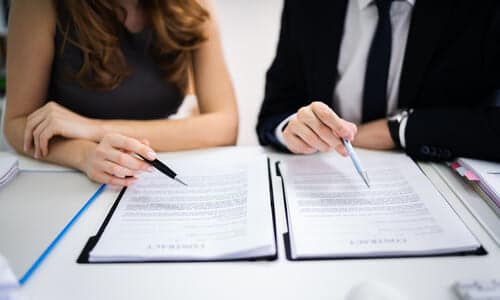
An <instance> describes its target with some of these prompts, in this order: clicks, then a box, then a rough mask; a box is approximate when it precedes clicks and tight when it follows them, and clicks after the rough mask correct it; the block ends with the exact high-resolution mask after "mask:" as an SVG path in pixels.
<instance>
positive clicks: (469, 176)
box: [464, 170, 480, 181]
mask: <svg viewBox="0 0 500 300" xmlns="http://www.w3.org/2000/svg"><path fill="white" fill-rule="evenodd" d="M464 175H465V177H467V179H469V180H470V181H479V180H480V179H479V177H477V175H476V174H474V172H472V171H469V170H467V171H465V173H464Z"/></svg>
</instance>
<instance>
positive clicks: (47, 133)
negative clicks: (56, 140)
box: [38, 122, 58, 156]
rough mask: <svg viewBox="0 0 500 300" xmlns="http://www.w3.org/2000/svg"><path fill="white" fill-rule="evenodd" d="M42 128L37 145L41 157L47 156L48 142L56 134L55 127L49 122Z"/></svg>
mask: <svg viewBox="0 0 500 300" xmlns="http://www.w3.org/2000/svg"><path fill="white" fill-rule="evenodd" d="M48 123H49V124H48V125H47V126H46V127H45V128H43V130H42V132H41V133H40V135H39V141H38V145H39V147H40V150H41V152H42V155H43V156H47V155H48V154H49V141H50V139H51V138H52V137H54V135H56V134H58V132H57V129H56V128H57V127H55V126H54V125H53V124H52V123H51V122H48Z"/></svg>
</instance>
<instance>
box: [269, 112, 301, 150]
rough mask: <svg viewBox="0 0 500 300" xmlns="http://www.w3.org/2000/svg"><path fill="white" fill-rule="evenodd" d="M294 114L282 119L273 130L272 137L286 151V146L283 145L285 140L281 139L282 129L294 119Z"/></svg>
mask: <svg viewBox="0 0 500 300" xmlns="http://www.w3.org/2000/svg"><path fill="white" fill-rule="evenodd" d="M295 115H296V114H292V115H290V116H289V117H288V118H286V119H284V120H283V121H281V123H279V124H278V126H276V129H274V136H275V137H276V139H277V140H278V142H280V144H281V145H282V146H284V147H286V148H287V149H288V146H287V145H286V143H285V139H284V138H283V128H285V126H286V125H287V124H288V122H289V121H290V119H291V118H293V117H295Z"/></svg>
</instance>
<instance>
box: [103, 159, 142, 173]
mask: <svg viewBox="0 0 500 300" xmlns="http://www.w3.org/2000/svg"><path fill="white" fill-rule="evenodd" d="M98 167H99V169H101V170H103V171H104V172H106V173H108V174H110V175H113V176H117V177H127V176H130V177H135V176H136V175H138V172H137V171H133V170H130V169H128V168H125V167H123V166H120V165H118V164H116V163H114V162H111V161H106V160H104V161H101V162H100V164H99V166H98Z"/></svg>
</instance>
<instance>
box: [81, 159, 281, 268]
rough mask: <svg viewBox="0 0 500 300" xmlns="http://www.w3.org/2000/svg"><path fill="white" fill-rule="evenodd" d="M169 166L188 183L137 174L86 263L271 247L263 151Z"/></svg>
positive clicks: (256, 253) (205, 256)
mask: <svg viewBox="0 0 500 300" xmlns="http://www.w3.org/2000/svg"><path fill="white" fill-rule="evenodd" d="M166 163H167V162H166ZM167 164H168V163H167ZM170 165H171V167H172V168H173V169H174V170H175V171H176V172H177V173H178V174H179V177H180V178H181V179H182V180H183V181H184V182H186V183H187V185H188V186H183V185H181V184H179V183H178V182H176V181H173V180H172V179H170V178H168V177H167V176H165V175H164V174H162V173H160V172H158V171H154V172H153V173H145V174H143V175H141V176H140V179H139V180H138V182H136V183H135V184H134V185H132V186H131V187H129V188H128V189H127V190H126V192H125V194H124V195H123V197H122V199H121V200H120V202H119V204H118V206H117V208H116V211H115V212H114V214H113V216H112V218H111V221H110V222H109V223H108V225H107V226H106V229H105V231H104V233H103V234H102V236H101V238H100V240H99V241H98V243H97V245H96V247H95V248H94V249H93V250H92V251H91V253H90V258H89V260H90V261H136V260H139V261H142V260H144V261H147V260H157V261H160V260H210V259H236V258H245V257H261V256H270V255H273V254H274V253H275V252H276V249H275V238H274V224H273V219H272V212H271V202H270V201H271V200H270V192H269V181H268V180H269V179H268V167H267V158H266V157H265V156H259V157H258V158H255V157H253V158H252V159H242V160H239V159H236V158H231V157H228V158H225V159H224V160H222V161H219V160H213V159H210V158H206V159H203V158H201V159H196V160H193V159H190V160H189V161H187V160H186V161H175V162H174V164H170ZM173 165H175V168H174V167H173Z"/></svg>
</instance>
